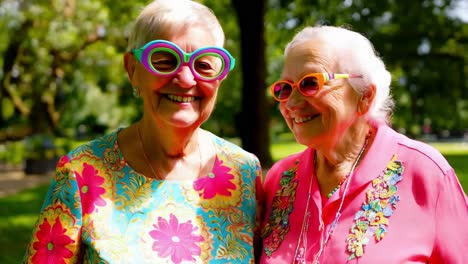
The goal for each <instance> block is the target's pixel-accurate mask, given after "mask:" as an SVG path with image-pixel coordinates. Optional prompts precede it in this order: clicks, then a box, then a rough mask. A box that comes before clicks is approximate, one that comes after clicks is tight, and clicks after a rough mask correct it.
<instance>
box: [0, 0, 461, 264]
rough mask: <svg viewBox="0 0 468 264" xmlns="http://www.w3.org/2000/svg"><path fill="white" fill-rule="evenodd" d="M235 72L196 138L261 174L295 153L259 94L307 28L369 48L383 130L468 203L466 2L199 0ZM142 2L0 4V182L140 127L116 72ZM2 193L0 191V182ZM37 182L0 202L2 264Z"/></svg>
mask: <svg viewBox="0 0 468 264" xmlns="http://www.w3.org/2000/svg"><path fill="white" fill-rule="evenodd" d="M199 2H202V3H204V4H206V5H207V6H209V7H210V8H212V9H213V11H214V12H215V13H216V15H217V16H218V18H219V20H220V22H221V24H222V26H223V28H224V31H225V35H226V44H225V48H226V49H228V50H229V51H230V52H231V53H232V54H233V56H234V57H235V58H236V67H235V69H234V70H233V71H232V72H231V73H230V75H229V76H228V78H227V79H226V80H225V81H224V82H223V84H222V85H221V87H220V90H219V95H218V102H217V105H216V109H215V111H214V113H213V115H212V116H211V118H210V120H209V121H207V122H206V123H205V124H204V125H203V127H204V128H205V129H207V130H210V131H212V132H214V133H215V134H217V135H219V136H221V137H224V138H226V139H229V140H231V141H233V142H235V143H236V144H239V145H241V146H242V147H244V148H245V149H246V150H248V151H250V152H252V153H254V154H256V155H257V156H258V157H259V159H260V161H261V162H262V166H263V167H264V169H267V168H268V167H269V166H271V164H272V163H273V162H274V161H276V160H278V159H279V158H282V157H284V156H287V155H289V154H292V153H294V152H297V151H300V150H302V149H304V147H303V146H300V145H297V144H296V143H295V142H294V138H293V136H292V135H291V133H290V132H289V130H288V128H287V126H286V124H285V122H284V121H283V119H282V117H281V115H280V113H279V110H278V107H277V103H276V102H274V100H273V99H272V98H271V96H270V95H269V93H268V85H269V84H270V83H272V82H274V81H275V80H276V79H278V78H279V77H280V74H281V68H282V65H283V58H282V54H283V49H284V47H285V45H286V44H287V43H288V42H289V41H290V40H291V38H292V36H293V35H294V34H295V33H296V32H298V30H300V29H301V28H303V27H304V26H307V25H316V24H324V25H338V26H346V27H348V28H351V29H353V30H355V31H358V32H361V33H362V34H363V35H365V36H366V37H368V38H369V39H370V40H371V41H372V42H373V44H374V45H375V49H376V50H377V51H378V52H379V54H380V56H381V57H382V59H383V61H384V62H385V64H386V65H387V68H388V70H389V71H390V72H391V73H392V90H391V92H392V95H393V97H394V99H395V102H396V108H395V111H394V115H393V117H392V127H393V128H394V129H395V130H397V131H399V132H402V133H404V134H406V135H408V136H409V137H412V138H416V139H419V140H422V141H426V142H428V143H430V144H431V145H433V146H435V147H436V148H437V149H439V150H440V151H441V152H442V154H443V155H444V156H445V157H446V158H447V159H448V160H449V162H450V163H451V165H452V166H453V167H454V168H455V171H456V173H457V175H458V177H459V179H460V181H461V183H462V185H463V188H464V190H465V192H466V191H468V80H467V76H468V74H467V73H468V64H467V61H468V24H467V22H468V0H381V1H365V0H256V1H248V3H247V2H246V1H242V0H203V1H199ZM147 3H148V1H137V0H135V1H111V0H79V1H78V0H47V1H46V0H0V29H1V30H0V109H1V115H0V180H1V179H2V177H3V176H4V175H7V174H8V173H10V172H11V171H15V172H18V171H19V172H21V175H24V179H25V181H27V180H28V177H31V178H30V179H32V177H33V176H34V177H37V176H38V175H39V177H40V176H41V175H43V177H50V174H52V173H53V169H54V166H55V163H56V162H57V160H58V158H59V157H60V156H61V155H64V154H65V153H67V152H68V151H69V150H70V149H71V148H73V147H75V146H77V145H79V144H81V143H83V142H86V141H88V140H90V139H92V138H95V137H97V136H100V135H103V134H105V133H107V132H109V131H112V130H114V129H116V128H118V127H124V126H127V125H129V124H130V123H132V122H134V121H136V120H138V118H139V117H140V115H141V101H140V100H139V99H137V98H135V97H133V96H132V87H131V86H130V83H129V82H128V80H127V77H126V73H125V72H124V68H123V61H122V56H123V53H124V52H125V49H126V44H127V37H128V34H129V29H130V26H131V21H132V19H134V18H135V17H136V15H137V14H138V12H139V11H140V10H141V8H142V7H143V6H144V5H145V4H147ZM0 183H1V181H0ZM46 190H47V184H41V185H39V186H38V187H35V188H32V189H26V190H23V191H21V192H19V193H15V194H10V195H6V196H4V197H1V198H0V263H19V262H20V260H21V256H22V254H24V250H25V246H26V243H27V241H28V239H29V236H30V232H31V228H32V226H33V225H34V221H35V219H36V217H37V214H38V211H39V208H40V206H41V203H42V200H43V198H44V195H45V192H46Z"/></svg>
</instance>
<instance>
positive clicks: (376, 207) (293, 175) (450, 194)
mask: <svg viewBox="0 0 468 264" xmlns="http://www.w3.org/2000/svg"><path fill="white" fill-rule="evenodd" d="M390 82H391V76H390V73H389V72H388V71H387V70H386V69H385V65H384V63H383V62H382V60H381V59H380V58H379V57H378V56H377V55H376V53H375V51H374V48H373V46H372V44H371V43H370V41H369V40H368V39H366V38H365V37H364V36H362V35H361V34H358V33H356V32H353V31H351V30H348V29H345V28H340V27H332V26H316V27H307V28H305V29H303V30H302V31H300V32H299V33H298V34H297V35H296V36H295V37H294V38H293V40H292V41H291V42H290V43H289V44H288V45H287V47H286V49H285V63H284V68H283V73H282V79H281V80H279V81H277V82H275V83H273V84H272V85H271V87H270V91H271V94H272V96H273V98H274V99H275V100H277V101H278V102H279V108H280V111H281V114H282V115H283V117H284V119H285V121H286V123H287V124H288V126H289V128H290V129H291V131H292V133H293V134H294V136H295V138H296V141H297V142H298V143H300V144H303V145H306V146H307V147H308V148H307V149H306V150H304V151H303V152H301V153H297V154H294V155H291V156H289V157H286V158H284V159H283V160H281V161H279V162H277V163H276V164H275V165H274V166H273V167H272V168H271V169H270V170H269V171H268V173H267V175H266V178H265V184H264V189H265V204H266V206H265V213H266V215H265V219H264V222H263V227H262V238H263V252H262V257H261V261H260V262H261V263H274V264H276V263H361V264H363V263H372V264H374V263H392V264H394V263H459V264H461V263H468V254H467V252H468V225H466V221H467V219H468V203H467V197H466V195H465V193H464V192H463V189H462V187H461V186H460V182H459V181H458V179H457V176H456V175H455V171H454V170H453V168H452V167H451V166H450V165H449V164H448V162H447V161H446V160H445V159H444V157H443V156H442V155H441V154H440V153H439V152H438V151H437V150H435V149H434V148H432V147H430V146H429V145H426V144H424V143H422V142H418V141H415V140H412V139H409V138H408V137H406V136H404V135H402V134H400V133H398V132H396V131H394V130H393V129H392V128H390V115H391V111H392V107H393V100H392V99H391V97H390Z"/></svg>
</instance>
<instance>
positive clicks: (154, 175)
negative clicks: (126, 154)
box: [137, 123, 203, 180]
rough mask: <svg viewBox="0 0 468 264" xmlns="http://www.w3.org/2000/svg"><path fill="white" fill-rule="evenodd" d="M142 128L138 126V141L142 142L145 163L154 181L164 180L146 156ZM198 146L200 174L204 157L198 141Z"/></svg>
mask: <svg viewBox="0 0 468 264" xmlns="http://www.w3.org/2000/svg"><path fill="white" fill-rule="evenodd" d="M140 126H141V123H138V125H137V131H138V139H139V141H140V147H141V149H142V150H143V156H144V157H145V161H146V163H147V164H148V166H149V167H150V169H151V172H152V173H153V177H154V179H157V180H162V179H163V177H162V176H161V175H160V174H158V173H156V170H155V169H154V168H153V165H151V162H150V161H149V158H148V155H147V154H146V151H145V147H144V145H143V138H142V136H141V131H140ZM197 146H198V155H199V157H200V164H199V170H198V172H199V173H201V171H202V162H203V161H202V155H201V150H200V142H199V141H197ZM158 172H159V171H158Z"/></svg>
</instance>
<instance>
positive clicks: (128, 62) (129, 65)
mask: <svg viewBox="0 0 468 264" xmlns="http://www.w3.org/2000/svg"><path fill="white" fill-rule="evenodd" d="M124 67H125V70H126V71H127V75H128V79H129V80H130V83H132V85H133V82H132V81H133V74H134V73H135V70H136V59H135V56H133V54H132V53H130V52H128V51H127V52H125V54H124Z"/></svg>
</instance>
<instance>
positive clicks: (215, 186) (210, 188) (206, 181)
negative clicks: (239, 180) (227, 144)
mask: <svg viewBox="0 0 468 264" xmlns="http://www.w3.org/2000/svg"><path fill="white" fill-rule="evenodd" d="M230 170H231V169H230V168H229V167H226V166H224V165H223V162H222V161H220V160H219V159H218V157H216V160H215V164H214V166H213V172H210V173H209V174H208V175H207V176H205V177H202V178H199V179H198V180H196V181H195V182H194V183H193V188H194V189H195V190H197V191H199V192H200V196H202V197H203V198H204V199H211V198H213V197H215V196H216V195H218V194H219V195H223V196H231V191H230V190H235V189H236V185H235V184H234V183H232V182H231V180H233V179H234V175H232V174H230V173H229V172H230Z"/></svg>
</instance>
